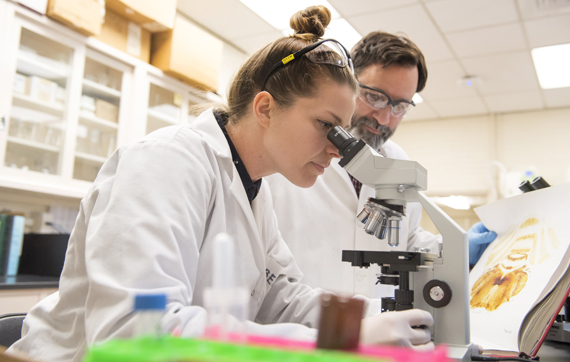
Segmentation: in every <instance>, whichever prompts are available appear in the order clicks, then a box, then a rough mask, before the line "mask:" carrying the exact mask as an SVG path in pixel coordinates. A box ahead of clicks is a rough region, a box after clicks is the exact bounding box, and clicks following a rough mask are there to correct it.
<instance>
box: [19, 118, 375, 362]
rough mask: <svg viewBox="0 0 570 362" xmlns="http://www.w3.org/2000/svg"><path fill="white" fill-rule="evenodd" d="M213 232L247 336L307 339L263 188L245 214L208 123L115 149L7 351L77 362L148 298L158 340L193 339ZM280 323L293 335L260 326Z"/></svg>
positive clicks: (315, 312)
mask: <svg viewBox="0 0 570 362" xmlns="http://www.w3.org/2000/svg"><path fill="white" fill-rule="evenodd" d="M220 232H227V233H229V234H230V235H231V236H232V237H233V238H234V240H235V243H236V245H235V254H234V260H233V262H234V265H235V266H236V270H235V271H234V278H235V280H236V281H237V283H238V284H239V285H241V286H243V287H245V288H247V290H248V293H250V294H251V297H250V305H249V313H248V319H249V320H250V321H252V322H250V323H249V331H250V332H251V333H256V334H266V335H279V336H282V337H287V336H289V337H294V338H309V339H312V338H314V337H315V335H316V331H315V329H313V328H314V327H315V326H316V324H317V323H318V317H319V308H318V305H319V294H320V291H319V290H313V289H312V288H310V287H308V286H306V285H303V284H299V283H298V282H297V281H298V280H299V279H300V278H301V277H302V275H301V273H300V271H299V269H298V268H297V266H296V264H295V262H294V260H293V257H292V255H291V253H290V251H289V249H288V248H287V246H286V244H285V243H284V242H283V240H282V238H281V235H280V234H279V231H278V230H277V220H276V218H275V214H274V213H273V210H272V200H271V195H270V192H269V188H268V186H267V184H266V183H265V181H264V182H262V187H261V190H260V192H259V195H258V196H257V197H256V198H255V200H254V201H253V207H252V206H250V204H249V202H248V199H247V196H246V193H245V190H244V188H243V185H242V181H241V179H240V177H239V175H238V172H237V170H236V168H235V167H234V164H233V162H232V157H231V153H230V148H229V146H228V143H227V141H226V139H225V137H224V135H223V133H222V131H221V129H220V127H219V126H218V124H217V123H216V120H215V118H214V116H213V114H212V112H211V111H209V112H205V113H203V114H202V115H201V116H200V117H199V118H198V119H196V120H195V121H194V123H193V124H192V125H191V126H189V127H169V128H166V129H162V130H160V131H158V132H155V133H153V134H151V135H149V136H147V137H145V138H144V139H143V140H141V141H139V142H136V143H133V144H130V145H127V146H125V147H122V148H120V149H119V150H118V151H117V152H115V153H114V154H113V155H112V156H111V158H110V159H109V160H108V161H107V162H106V163H105V164H104V165H103V167H102V169H101V171H100V173H99V175H98V177H97V179H96V180H95V182H94V184H93V187H92V188H91V189H90V191H89V192H88V195H87V196H86V197H85V198H84V199H83V200H82V201H81V210H80V213H79V216H78V219H77V222H76V224H75V228H74V229H73V233H72V234H71V238H70V242H69V247H68V250H67V255H66V261H65V267H64V270H63V274H62V276H61V280H60V290H59V292H58V293H55V294H53V295H51V296H49V297H48V298H46V299H44V300H42V301H41V302H40V303H39V304H37V305H36V306H35V307H34V308H33V309H32V310H31V311H30V312H29V313H28V316H27V318H26V320H25V322H24V328H23V338H22V339H21V340H20V341H18V342H17V343H16V344H15V345H14V346H13V349H18V350H22V351H24V352H26V353H28V354H29V356H30V357H31V358H35V359H38V360H43V361H58V362H66V361H74V362H78V361H80V360H81V358H82V356H83V354H84V353H85V349H86V348H87V347H88V346H90V345H92V344H93V343H95V342H100V341H104V340H107V339H109V338H113V337H130V336H131V335H132V332H133V325H134V322H135V319H136V318H133V314H132V310H133V301H134V296H135V295H136V294H138V293H151V292H158V293H166V294H167V296H168V298H169V301H168V304H167V313H166V316H165V318H164V319H163V323H162V324H163V325H164V326H165V327H167V329H170V330H172V329H174V328H179V329H180V330H181V331H182V335H183V336H198V335H200V334H201V333H202V331H203V328H204V325H205V322H206V312H205V309H204V308H203V302H204V300H203V295H204V289H205V288H207V287H209V286H211V284H212V252H213V248H212V240H213V238H214V237H215V236H216V235H217V234H218V233H220ZM373 304H374V303H373ZM254 322H255V323H254ZM284 322H293V323H300V324H292V323H287V324H274V325H265V326H264V325H261V324H272V323H284ZM309 327H310V328H309Z"/></svg>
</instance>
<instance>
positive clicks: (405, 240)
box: [266, 140, 441, 298]
mask: <svg viewBox="0 0 570 362" xmlns="http://www.w3.org/2000/svg"><path fill="white" fill-rule="evenodd" d="M383 153H384V154H385V155H386V157H389V158H396V159H405V160H407V159H408V156H407V155H406V153H405V152H404V150H402V148H401V147H399V146H398V145H397V144H396V143H394V142H392V141H390V140H389V141H388V142H386V143H385V144H384V147H383ZM338 162H339V160H338V159H334V160H333V162H332V163H331V166H330V167H329V168H327V169H326V170H325V173H324V175H322V176H321V177H319V178H318V179H317V182H316V184H315V185H314V186H313V187H310V188H308V189H302V188H299V187H296V186H295V185H293V184H292V183H290V182H288V181H287V179H286V178H285V177H283V176H282V175H279V174H275V175H272V176H269V177H267V178H266V180H267V182H268V183H269V186H270V187H271V194H272V196H273V204H274V209H275V213H276V214H277V219H278V222H279V230H280V231H281V234H282V236H283V239H284V240H285V242H286V243H287V245H288V246H289V248H290V249H291V251H292V253H293V255H294V257H295V260H296V261H297V265H298V266H299V268H300V269H301V271H302V272H303V275H304V277H303V280H302V282H303V283H306V284H308V285H310V286H312V287H320V288H324V289H327V290H331V291H336V292H342V293H346V294H351V295H352V294H362V295H365V296H368V297H372V298H379V297H383V296H387V295H390V294H389V293H390V291H391V290H392V288H391V287H387V286H382V285H378V286H375V283H376V280H377V278H376V275H377V274H378V273H379V271H380V269H379V267H378V266H377V265H372V266H371V267H370V268H368V269H359V268H355V267H352V266H351V265H350V263H347V262H342V261H341V260H342V259H341V255H342V250H413V248H414V247H416V246H417V247H420V248H431V250H437V243H438V242H440V241H441V236H439V235H437V236H436V235H433V234H431V233H429V232H427V231H425V230H423V229H422V228H421V227H419V223H420V219H421V213H422V209H421V205H420V204H419V202H408V204H407V207H406V215H407V216H406V217H404V218H403V220H402V222H401V227H402V229H401V242H400V246H399V247H397V248H392V247H390V246H388V244H387V242H386V240H379V239H377V238H376V237H374V236H371V235H368V234H366V233H365V232H364V230H362V227H361V226H360V223H359V222H358V221H357V220H356V215H357V214H358V213H359V212H360V211H361V210H362V208H363V206H364V203H365V202H366V200H368V198H369V197H374V190H373V189H372V188H370V187H367V186H362V190H361V192H360V197H357V195H356V191H355V190H354V186H353V185H352V182H351V180H350V177H349V176H348V173H347V172H346V171H345V170H344V169H343V168H342V167H341V166H339V165H338ZM391 296H393V293H392V294H391Z"/></svg>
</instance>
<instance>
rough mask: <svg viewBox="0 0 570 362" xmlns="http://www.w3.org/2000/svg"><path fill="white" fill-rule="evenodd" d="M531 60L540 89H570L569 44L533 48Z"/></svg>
mask: <svg viewBox="0 0 570 362" xmlns="http://www.w3.org/2000/svg"><path fill="white" fill-rule="evenodd" d="M532 60H533V61H534V69H536V75H537V76H538V81H539V83H540V87H541V88H542V89H553V88H564V87H570V66H569V64H570V44H560V45H553V46H548V47H542V48H534V49H533V50H532Z"/></svg>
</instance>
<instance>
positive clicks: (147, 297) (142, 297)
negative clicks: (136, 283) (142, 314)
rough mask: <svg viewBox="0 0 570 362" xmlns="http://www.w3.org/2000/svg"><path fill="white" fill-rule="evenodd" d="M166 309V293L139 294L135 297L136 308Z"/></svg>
mask: <svg viewBox="0 0 570 362" xmlns="http://www.w3.org/2000/svg"><path fill="white" fill-rule="evenodd" d="M145 309H155V310H164V309H166V295H165V294H139V295H137V296H136V297H135V310H145Z"/></svg>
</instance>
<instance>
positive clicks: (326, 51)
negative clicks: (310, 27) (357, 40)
mask: <svg viewBox="0 0 570 362" xmlns="http://www.w3.org/2000/svg"><path fill="white" fill-rule="evenodd" d="M323 43H327V44H325V45H323ZM317 48H318V49H317ZM313 50H314V51H313ZM303 55H305V56H306V57H307V59H309V60H310V61H311V62H313V63H315V64H331V65H336V66H337V67H341V68H344V67H346V66H348V67H350V71H351V72H352V73H353V74H354V67H353V65H352V59H351V58H350V54H349V53H348V51H347V50H346V48H345V47H344V46H343V45H342V44H341V43H339V42H338V41H336V40H334V39H323V40H319V41H318V42H315V43H313V44H310V45H308V46H306V47H304V48H303V49H301V50H299V51H296V52H295V53H293V54H289V55H288V56H286V57H285V58H283V59H281V61H280V62H278V63H275V64H274V65H273V66H272V67H271V69H269V72H268V73H267V75H266V76H265V80H264V81H263V85H262V87H261V90H262V91H263V90H264V89H265V84H266V83H267V80H268V79H269V76H271V74H273V73H274V72H275V71H276V70H277V69H279V68H281V67H284V66H285V65H286V64H288V63H290V62H292V61H294V60H296V59H300V58H301V57H302V56H303Z"/></svg>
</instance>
